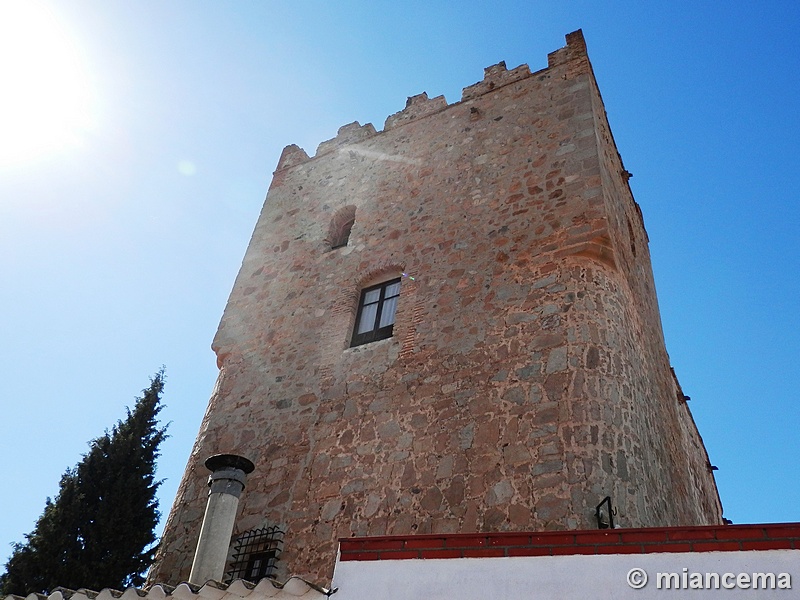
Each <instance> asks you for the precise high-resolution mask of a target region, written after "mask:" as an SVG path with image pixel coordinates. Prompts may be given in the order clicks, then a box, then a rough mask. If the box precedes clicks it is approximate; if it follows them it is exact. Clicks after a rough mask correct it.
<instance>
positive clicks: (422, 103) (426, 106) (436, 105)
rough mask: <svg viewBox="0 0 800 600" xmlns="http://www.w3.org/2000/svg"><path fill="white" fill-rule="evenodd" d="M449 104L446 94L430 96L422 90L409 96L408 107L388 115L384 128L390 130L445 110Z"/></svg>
mask: <svg viewBox="0 0 800 600" xmlns="http://www.w3.org/2000/svg"><path fill="white" fill-rule="evenodd" d="M447 106H448V104H447V100H446V99H445V97H444V96H436V98H428V94H427V93H426V92H422V93H421V94H417V95H416V96H409V97H408V100H406V107H405V108H404V109H403V110H401V111H400V112H396V113H394V114H393V115H390V116H389V117H387V119H386V123H384V125H383V130H384V131H389V130H390V129H394V128H395V127H399V126H401V125H404V124H405V123H408V122H409V121H414V120H416V119H421V118H422V117H427V116H428V115H432V114H433V113H435V112H439V111H440V110H444V109H445V108H447Z"/></svg>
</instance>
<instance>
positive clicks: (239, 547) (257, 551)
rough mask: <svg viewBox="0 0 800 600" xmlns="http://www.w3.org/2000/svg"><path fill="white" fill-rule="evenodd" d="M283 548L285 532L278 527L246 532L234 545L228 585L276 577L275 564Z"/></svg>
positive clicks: (227, 580) (227, 578)
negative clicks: (241, 581) (242, 580)
mask: <svg viewBox="0 0 800 600" xmlns="http://www.w3.org/2000/svg"><path fill="white" fill-rule="evenodd" d="M282 546H283V531H281V530H279V529H278V528H277V527H264V528H262V529H251V530H250V531H246V532H245V533H243V534H242V535H240V536H239V537H237V538H236V541H235V542H234V544H233V561H232V562H231V568H230V569H229V570H228V573H227V575H226V583H231V582H232V581H233V580H235V579H244V580H245V581H250V582H252V583H257V582H259V581H261V580H262V579H264V578H266V577H268V578H273V577H275V563H276V562H277V560H278V556H279V554H280V552H281V547H282Z"/></svg>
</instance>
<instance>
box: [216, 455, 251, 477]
mask: <svg viewBox="0 0 800 600" xmlns="http://www.w3.org/2000/svg"><path fill="white" fill-rule="evenodd" d="M205 465H206V468H207V469H208V470H209V471H212V472H213V471H218V470H220V469H240V470H242V471H244V472H245V474H248V473H252V472H253V470H254V469H255V468H256V466H255V465H254V464H253V463H252V462H251V461H249V460H247V459H246V458H245V457H244V456H237V455H236V454H215V455H214V456H210V457H209V458H207V459H206V462H205Z"/></svg>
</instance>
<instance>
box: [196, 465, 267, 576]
mask: <svg viewBox="0 0 800 600" xmlns="http://www.w3.org/2000/svg"><path fill="white" fill-rule="evenodd" d="M205 465H206V468H207V469H208V470H209V471H211V475H210V476H209V477H208V487H209V488H210V489H209V491H208V504H206V514H205V516H204V517H203V526H202V527H201V528H200V539H199V540H198V542H197V551H196V552H195V555H194V562H193V563H192V572H191V574H190V575H189V583H191V584H194V585H203V584H204V583H206V582H207V581H209V580H214V581H220V582H221V581H222V578H223V577H224V576H225V562H226V560H227V558H228V546H229V544H230V541H231V535H232V534H233V524H234V521H235V520H236V509H237V508H238V507H239V496H240V495H241V494H242V490H243V489H244V484H245V480H246V478H247V477H246V476H247V474H248V473H252V472H253V469H255V465H254V464H253V463H252V462H250V461H249V460H247V459H246V458H244V457H243V456H236V455H235V454H217V455H215V456H212V457H210V458H209V459H207V460H206V462H205Z"/></svg>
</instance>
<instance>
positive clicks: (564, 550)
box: [339, 523, 800, 561]
mask: <svg viewBox="0 0 800 600" xmlns="http://www.w3.org/2000/svg"><path fill="white" fill-rule="evenodd" d="M791 549H793V550H800V523H766V524H762V525H709V526H689V527H652V528H642V529H609V530H597V529H593V530H587V531H539V532H530V533H524V532H503V533H447V534H428V535H392V536H380V537H361V538H342V539H340V540H339V551H340V558H339V560H341V561H346V560H393V559H412V558H472V557H475V558H477V557H481V556H558V555H561V556H563V555H567V554H644V553H651V552H713V551H721V552H738V551H742V550H791Z"/></svg>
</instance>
